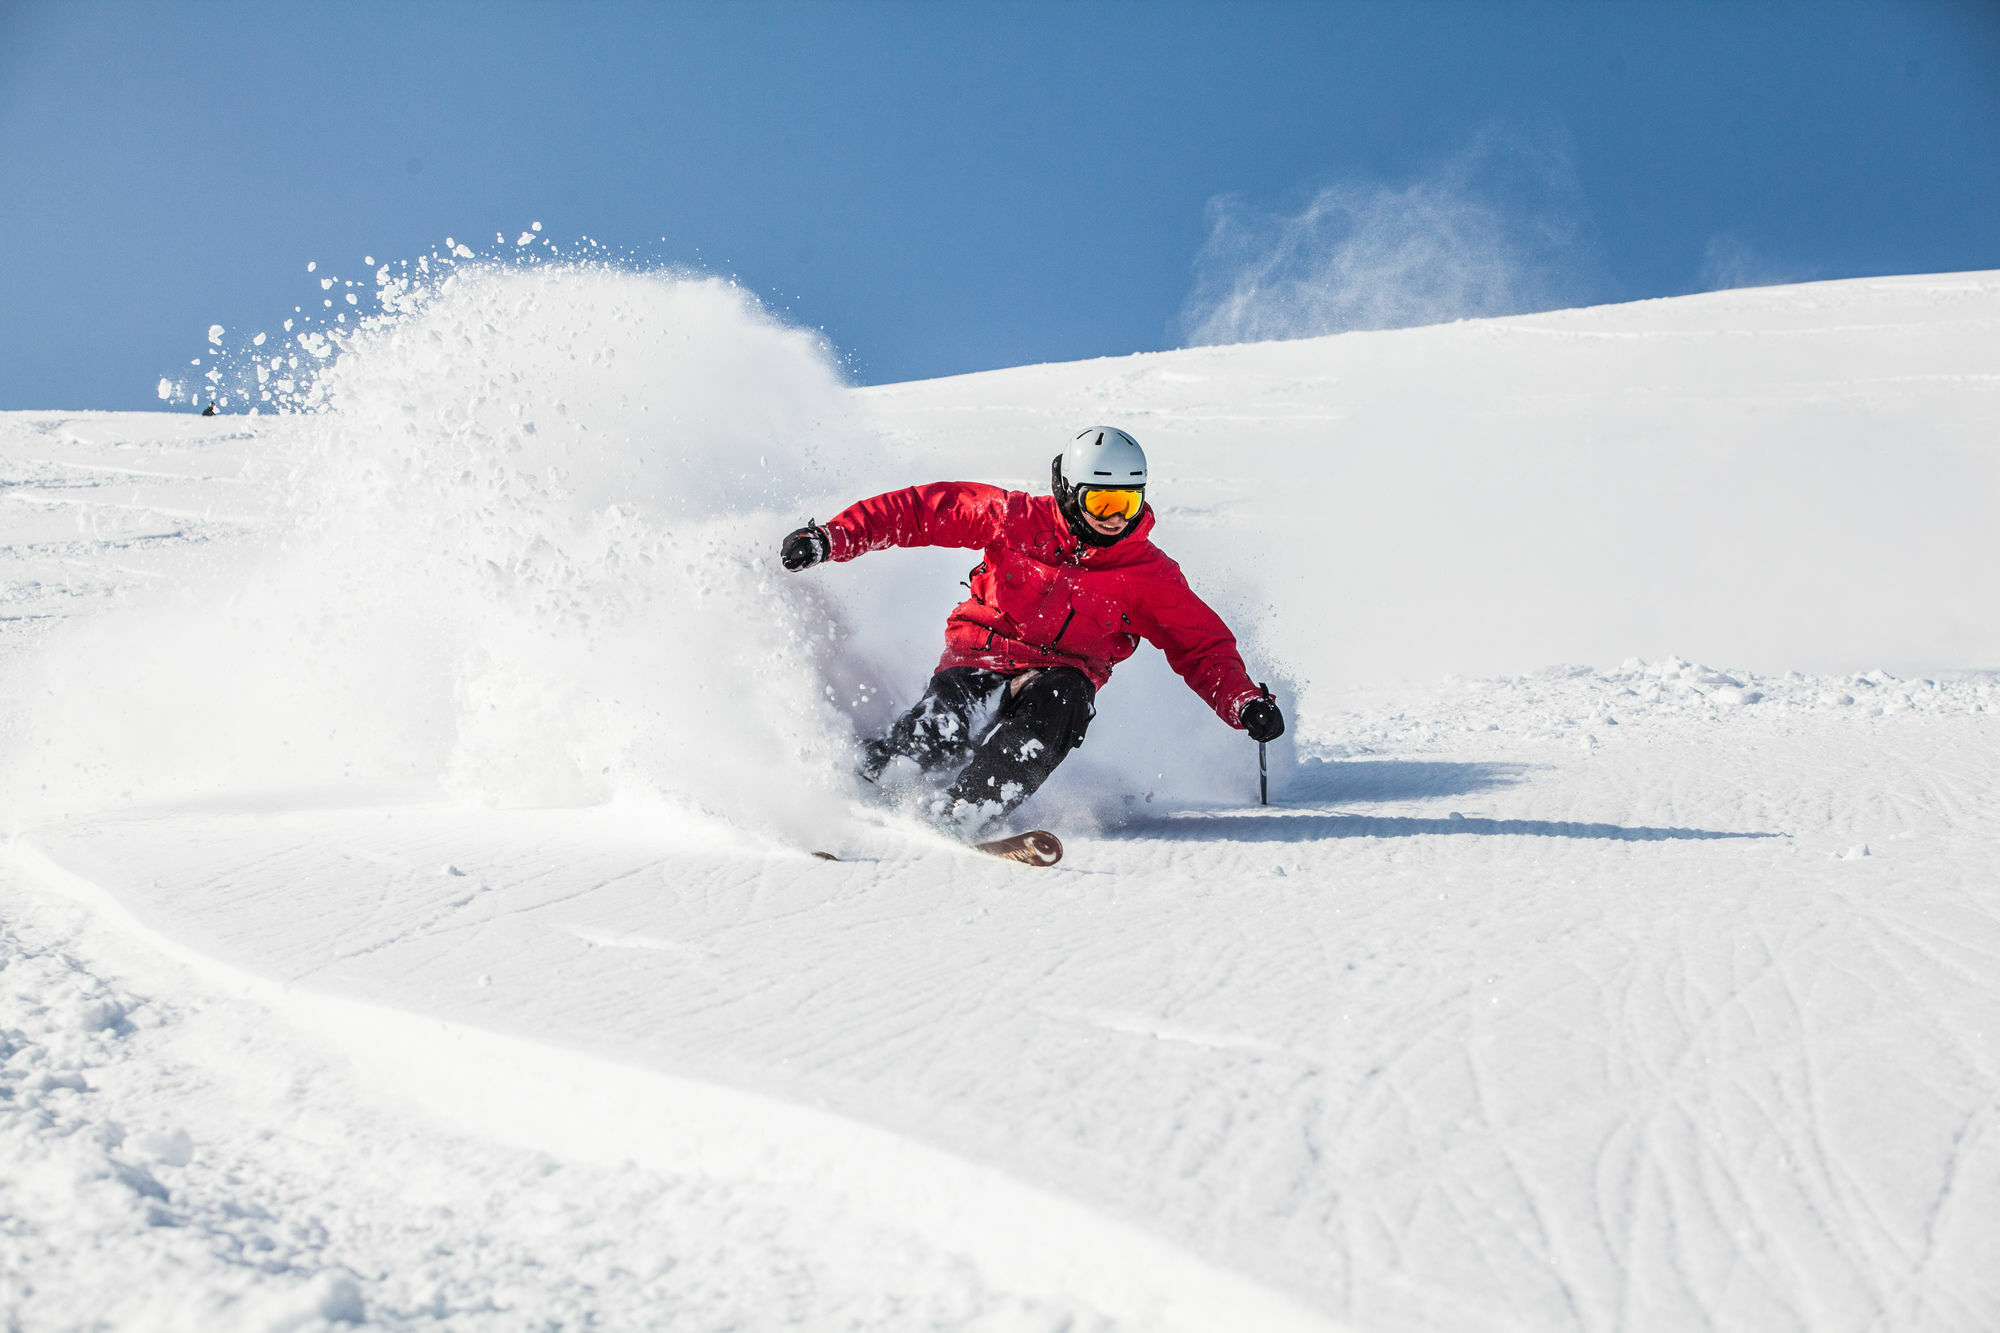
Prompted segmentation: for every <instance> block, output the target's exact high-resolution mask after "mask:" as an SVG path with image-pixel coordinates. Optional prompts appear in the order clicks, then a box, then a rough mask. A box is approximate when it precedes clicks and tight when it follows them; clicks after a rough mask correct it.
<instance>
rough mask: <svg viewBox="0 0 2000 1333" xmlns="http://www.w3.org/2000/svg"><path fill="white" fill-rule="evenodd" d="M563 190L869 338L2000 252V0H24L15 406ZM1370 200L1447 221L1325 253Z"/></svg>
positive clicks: (4, 321)
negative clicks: (1223, 297)
mask: <svg viewBox="0 0 2000 1333" xmlns="http://www.w3.org/2000/svg"><path fill="white" fill-rule="evenodd" d="M1329 202H1330V203H1331V208H1330V209H1329V207H1328V205H1329ZM1302 219H1305V220H1307V221H1303V222H1302ZM531 221H540V222H541V223H542V224H543V226H544V229H545V231H544V234H545V235H548V236H550V237H553V238H555V239H557V240H558V241H562V242H565V243H568V242H573V241H575V240H577V239H578V238H581V237H586V236H587V237H591V238H595V239H596V240H597V241H599V242H601V243H603V244H604V245H605V246H607V247H610V248H611V249H613V250H616V251H619V252H622V253H629V254H631V255H634V256H636V257H637V258H638V259H639V260H642V261H645V262H667V263H683V264H695V265H699V266H702V267H705V268H707V269H709V270H711V271H714V272H718V273H724V274H732V275H735V276H736V277H737V278H739V279H740V280H741V281H742V282H743V283H744V284H746V285H747V286H749V287H750V288H752V289H753V290H755V291H757V292H759V293H760V294H762V295H763V296H765V298H766V299H767V300H769V301H770V302H771V303H772V304H773V305H774V306H776V307H777V308H779V309H781V310H785V311H787V312H788V313H789V314H790V315H791V317H793V318H795V319H797V320H799V321H801V322H803V323H806V324H809V325H813V326H817V327H823V328H824V329H825V330H826V333H827V335H828V337H829V338H830V339H831V340H832V342H833V343H834V345H835V346H836V347H837V348H838V349H839V351H840V353H841V355H842V358H843V360H844V362H845V364H846V365H847V367H848V370H849V373H850V374H851V375H852V376H853V377H854V378H855V379H856V380H857V381H861V382H882V381H889V380H900V379H911V378H921V377H927V376H933V375H943V374H953V373H957V372H962V371H969V370H980V369H987V368H992V367H997V366H1005V365H1016V364H1023V363H1029V362H1037V361H1050V360H1068V359H1073V358H1078V357H1087V356H1097V355H1111V354H1122V353H1126V352H1133V351H1144V350H1151V349H1156V348H1161V347H1169V346H1176V345H1180V344H1182V343H1183V342H1185V341H1187V340H1188V339H1190V338H1192V337H1201V336H1207V337H1220V336H1230V334H1229V330H1228V329H1223V330H1222V331H1221V332H1219V333H1218V332H1217V329H1216V326H1215V325H1214V324H1213V323H1212V322H1211V323H1210V324H1208V325H1206V326H1204V325H1203V324H1202V320H1201V316H1202V314H1203V308H1202V307H1203V302H1204V301H1210V300H1212V298H1214V297H1215V294H1216V293H1217V292H1219V291H1224V290H1227V289H1228V288H1229V287H1230V284H1231V283H1232V282H1235V281H1237V280H1238V279H1239V278H1240V275H1241V273H1242V271H1243V270H1245V268H1246V267H1248V268H1254V267H1255V266H1256V265H1257V264H1258V263H1260V262H1263V261H1268V260H1269V259H1270V258H1271V256H1272V255H1273V254H1275V253H1277V251H1278V249H1279V248H1281V247H1284V246H1290V247H1291V250H1290V252H1289V254H1290V258H1289V259H1288V260H1286V263H1285V264H1284V265H1280V266H1279V267H1280V268H1281V269H1283V270H1284V272H1283V273H1281V274H1280V277H1281V278H1283V279H1284V281H1285V283H1287V284H1289V285H1288V286H1287V288H1286V290H1287V291H1288V292H1289V298H1288V299H1290V300H1291V302H1292V304H1293V306H1294V307H1298V309H1295V310H1294V311H1293V313H1294V314H1297V313H1299V310H1303V315H1302V316H1301V319H1302V320H1303V322H1300V320H1298V319H1295V320H1293V321H1292V322H1291V323H1290V324H1283V323H1281V324H1275V325H1274V324H1271V323H1268V322H1266V323H1255V322H1253V323H1248V324H1238V325H1235V326H1231V327H1234V328H1235V329H1236V330H1237V332H1236V334H1235V335H1234V336H1248V335H1251V334H1255V333H1257V332H1258V331H1259V330H1262V331H1264V332H1269V331H1270V330H1271V329H1273V328H1282V329H1285V330H1288V331H1292V332H1299V331H1308V332H1309V331H1313V330H1314V329H1316V328H1329V327H1360V326H1365V325H1366V324H1368V323H1370V322H1374V323H1381V322H1385V321H1386V322H1397V321H1398V320H1404V319H1410V318H1439V317H1449V316H1450V315H1451V314H1453V313H1474V314H1476V313H1488V312H1491V311H1494V310H1497V309H1500V308H1503V307H1505V306H1507V305H1509V304H1514V305H1521V306H1533V305H1547V304H1552V303H1563V304H1570V303H1594V302H1601V301H1618V300H1630V299H1635V298H1640V297H1648V296H1662V295H1675V294H1680V293H1685V292H1690V291H1699V290H1704V289H1707V288H1711V287H1715V286H1718V285H1733V284H1739V283H1755V282H1763V281H1776V280H1792V279H1810V278H1838V277H1849V276H1857V275H1865V274H1879V273H1897V272H1924V271H1933V272H1934V271H1948V270H1961V269H1973V268H2000V4H1996V3H1993V2H1992V0H1961V2H1958V3H1921V2H1918V0H1904V2H1903V3H1895V4H1841V3H1838V2H1837V0H1816V2H1815V3H1795V4H1755V3H1732V4H1696V3H1664V2H1663V3H1656V4H1644V3H1619V2H1617V0H1610V2H1605V3H1589V4H1569V3H1529V2H1522V3H1501V2H1500V0H1489V2H1486V3H1444V2H1442V0H1436V2H1430V3H1426V2H1424V0H1415V2H1414V3H1404V4H1386V3H1385V4H1226V5H1224V4H1206V5H1182V4H1170V3H1152V4H1125V3H1119V4H1087V3H1066V4H1031V3H1008V4H987V5H977V4H811V3H790V4H774V5H759V4H745V3H737V4H728V5H722V4H713V5H698V6H681V5H665V4H609V3H605V4H591V3H570V4H499V3H495V4H480V5H447V4H418V5H374V4H341V3H330V4H325V5H320V6H315V7H313V8H311V9H309V10H308V9H306V8H304V7H298V6H288V5H277V4H243V5H239V4H228V3H181V4H145V3H138V2H137V0H134V2H132V3H119V4H91V3H82V2H78V0H64V2H62V3H23V2H20V0H14V2H11V3H10V2H9V0H0V408H64V409H70V408H87V407H96V408H143V407H157V406H158V403H157V400H156V398H155V392H154V386H155V384H156V382H157V380H158V379H159V377H160V376H161V375H171V374H176V373H182V372H184V371H185V369H186V367H187V365H188V361H189V358H190V357H193V356H196V355H199V354H201V353H202V352H203V351H204V350H205V349H206V339H205V334H206V330H207V329H208V327H209V325H211V324H214V323H219V324H222V325H224V326H226V327H227V328H229V329H230V330H232V336H234V332H233V331H236V330H243V331H246V332H247V331H248V330H250V329H252V328H256V327H271V326H273V325H274V324H275V323H276V322H277V321H279V320H281V319H282V318H283V317H284V316H285V315H286V314H288V313H290V311H291V308H292V306H293V305H295V304H302V303H306V302H308V301H316V300H317V299H318V297H319V292H318V285H317V279H316V278H309V277H308V276H307V274H306V272H305V265H306V263H307V262H308V261H317V262H318V263H319V264H320V266H321V268H320V272H321V273H322V274H324V273H326V272H337V273H341V274H344V275H346V276H361V263H360V260H361V257H362V256H364V255H372V256H375V257H376V258H377V259H378V260H381V259H385V258H386V259H391V260H394V259H404V258H414V257H415V256H417V255H419V254H422V253H426V252H428V251H430V250H432V249H434V248H435V247H437V246H438V245H439V244H441V242H442V241H443V239H444V237H446V236H447V235H449V236H453V237H455V238H458V239H461V240H466V241H469V242H470V243H471V244H473V245H475V246H481V245H482V243H483V245H484V246H485V247H489V248H490V247H492V245H493V238H494V236H495V234H496V233H504V234H505V235H506V236H507V237H508V238H509V239H510V240H511V238H512V237H513V236H514V235H515V234H516V233H518V232H519V231H520V230H521V229H522V228H523V227H525V226H526V225H527V224H528V223H529V222H531ZM1468 229H1469V230H1468ZM1405 231H1412V232H1415V233H1421V234H1422V235H1424V236H1427V237H1429V239H1430V240H1431V241H1432V242H1433V243H1434V244H1433V245H1432V248H1431V249H1430V250H1428V251H1426V250H1422V249H1419V250H1416V251H1410V250H1409V249H1408V248H1407V247H1405V248H1404V249H1402V250H1398V249H1397V246H1398V244H1399V239H1400V238H1401V237H1402V235H1403V233H1404V232H1405ZM1360 233H1366V234H1367V237H1372V240H1371V241H1370V244H1371V245H1373V246H1374V247H1375V249H1374V250H1373V251H1371V253H1378V252H1381V253H1393V254H1402V255H1404V256H1405V258H1407V257H1408V256H1409V255H1411V254H1415V255H1417V256H1419V257H1420V258H1421V257H1422V256H1424V255H1429V256H1430V258H1429V259H1424V260H1423V262H1422V263H1420V264H1418V265H1417V266H1416V267H1417V268H1420V269H1421V270H1422V272H1421V273H1416V272H1413V271H1412V267H1411V265H1409V264H1407V263H1406V264H1404V265H1403V266H1402V267H1401V268H1400V269H1398V268H1397V266H1396V265H1394V264H1390V265H1388V267H1387V268H1386V269H1385V268H1384V267H1383V266H1382V265H1377V267H1376V269H1375V270H1371V272H1373V273H1374V274H1375V276H1374V277H1373V278H1372V279H1370V281H1373V282H1376V283H1378V284H1386V285H1387V288H1389V289H1390V290H1388V292H1387V298H1393V299H1387V298H1385V300H1382V301H1373V300H1370V301H1361V300H1357V299H1356V293H1354V292H1352V291H1330V290H1327V289H1326V283H1327V282H1328V281H1331V280H1332V279H1329V278H1328V277H1327V276H1326V274H1327V273H1328V272H1332V271H1334V270H1329V269H1327V267H1326V265H1325V264H1324V262H1323V261H1324V258H1325V255H1324V253H1323V252H1324V251H1326V250H1328V249H1329V248H1338V247H1340V246H1342V245H1343V244H1351V243H1353V242H1355V238H1356V236H1357V234H1360ZM1439 245H1442V246H1444V247H1445V248H1446V249H1447V250H1450V251H1451V253H1443V254H1440V252H1439V251H1438V249H1437V246H1439ZM1384 247H1386V250H1384ZM1454 247H1455V248H1454ZM502 248H506V247H502ZM1454 265H1456V266H1457V267H1458V268H1459V269H1462V270H1463V272H1462V273H1461V274H1460V276H1461V277H1463V278H1465V279H1466V281H1463V282H1456V283H1446V284H1444V285H1443V286H1442V287H1439V288H1436V289H1435V290H1429V291H1427V293H1421V294H1420V295H1423V296H1424V299H1422V300H1416V301H1414V303H1413V302H1412V301H1411V300H1408V299H1404V298H1405V297H1407V296H1408V293H1407V292H1405V291H1403V290H1402V287H1406V286H1407V285H1408V284H1409V283H1411V282H1412V281H1419V282H1422V281H1430V280H1432V279H1433V278H1435V275H1436V272H1437V271H1438V269H1439V268H1440V267H1442V268H1443V269H1446V270H1449V269H1452V268H1453V266H1454ZM1316 266H1317V267H1316ZM1350 268H1351V266H1349V267H1343V268H1341V269H1339V270H1338V271H1339V272H1343V273H1344V272H1349V271H1350ZM1496 268H1499V269H1504V270H1505V272H1504V274H1502V275H1501V276H1502V277H1504V278H1505V280H1504V281H1494V280H1493V279H1494V276H1495V275H1494V272H1493V270H1494V269H1496ZM1316 275H1317V276H1316ZM1398 284H1401V286H1399V285H1398ZM1191 302H1193V304H1192V305H1191V304H1190V303H1191ZM1399 302H1400V304H1399ZM1301 303H1303V304H1301ZM1455 307H1456V308H1455ZM1204 327H1205V328H1206V329H1207V332H1206V333H1203V331H1202V330H1203V328H1204Z"/></svg>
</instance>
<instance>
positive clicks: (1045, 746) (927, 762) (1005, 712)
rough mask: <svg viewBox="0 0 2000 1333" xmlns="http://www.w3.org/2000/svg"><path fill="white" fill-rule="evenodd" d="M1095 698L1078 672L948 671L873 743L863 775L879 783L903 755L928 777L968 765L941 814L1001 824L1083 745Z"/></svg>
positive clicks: (1047, 669) (1049, 669)
mask: <svg viewBox="0 0 2000 1333" xmlns="http://www.w3.org/2000/svg"><path fill="white" fill-rule="evenodd" d="M1096 698H1097V687H1096V686H1094V685H1092V684H1091V683H1090V677H1088V676H1086V675H1084V674H1083V673H1082V672H1081V671H1078V670H1077V669H1076V668H1075V667H1043V668H1037V669H1036V670H1033V671H1021V672H1016V673H1013V674H1011V675H1003V674H1002V673H1000V672H998V671H988V670H986V669H985V668H983V667H948V668H946V669H945V670H943V671H940V672H938V673H937V674H936V675H935V676H932V677H931V683H930V685H929V687H928V688H926V689H925V690H924V696H923V698H921V699H919V700H917V702H916V705H915V706H914V707H912V708H911V709H910V711H909V712H907V713H905V714H903V715H902V716H901V717H899V718H897V719H896V722H895V725H894V726H892V727H890V728H889V734H888V735H886V736H884V737H882V738H881V739H880V740H875V741H870V742H868V744H867V746H866V747H865V749H866V755H867V758H866V760H865V762H864V763H863V764H862V767H861V775H862V776H863V777H865V778H867V779H868V780H869V781H871V782H873V781H874V780H875V779H876V778H878V777H880V776H881V774H882V770H883V769H885V768H887V767H888V766H889V761H890V760H892V759H894V758H896V756H898V755H906V756H908V757H909V758H911V759H914V760H915V761H916V763H917V766H918V767H919V768H921V769H923V770H924V772H926V773H935V772H938V771H940V770H942V769H947V768H955V767H957V766H959V765H961V764H963V765H964V766H965V767H964V771H963V772H961V773H960V774H959V775H958V777H957V779H956V780H955V781H953V782H952V784H951V786H950V788H948V789H947V790H946V792H945V793H944V797H943V800H942V803H941V804H940V806H939V811H940V813H953V812H956V811H963V810H966V809H975V810H977V811H979V812H980V813H981V814H982V815H984V816H985V817H986V818H989V819H997V818H999V817H1000V816H1001V815H1004V814H1006V813H1007V812H1008V811H1010V810H1012V809H1013V808H1014V807H1015V806H1017V805H1019V804H1020V803H1021V802H1023V801H1025V800H1027V799H1028V798H1029V797H1030V796H1032V795H1034V794H1035V790H1036V789H1037V788H1039V787H1040V786H1041V785H1042V783H1044V782H1046V781H1047V780H1048V777H1049V774H1051V773H1053V772H1055V770H1056V765H1057V764H1060V763H1061V762H1062V761H1063V758H1064V757H1065V756H1066V755H1068V754H1069V752H1070V751H1071V750H1074V749H1075V748H1076V747H1077V746H1079V745H1081V744H1083V733H1084V731H1085V730H1086V729H1087V728H1088V727H1089V726H1090V719H1091V718H1092V717H1094V716H1096V713H1097V705H1096ZM968 761H969V762H968Z"/></svg>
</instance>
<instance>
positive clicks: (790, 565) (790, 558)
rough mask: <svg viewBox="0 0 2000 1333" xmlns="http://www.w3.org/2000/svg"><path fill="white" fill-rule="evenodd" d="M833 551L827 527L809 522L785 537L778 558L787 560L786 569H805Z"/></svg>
mask: <svg viewBox="0 0 2000 1333" xmlns="http://www.w3.org/2000/svg"><path fill="white" fill-rule="evenodd" d="M832 552H833V543H831V542H829V541H828V540H827V537H826V529H825V528H822V527H821V526H820V525H819V524H817V523H808V524H806V525H805V526H804V527H802V528H800V529H799V530H798V531H797V532H794V533H793V534H791V535H790V536H789V537H787V538H785V544H784V546H782V547H781V548H779V552H778V558H779V559H780V560H783V561H784V562H785V568H786V569H804V568H806V567H807V566H809V565H816V564H818V563H819V562H820V561H822V560H824V559H826V558H827V556H828V555H830V554H832Z"/></svg>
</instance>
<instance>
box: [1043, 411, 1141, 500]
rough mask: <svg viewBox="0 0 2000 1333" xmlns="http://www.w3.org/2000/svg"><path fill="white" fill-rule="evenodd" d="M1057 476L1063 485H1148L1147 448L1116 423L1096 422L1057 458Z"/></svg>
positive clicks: (1079, 434)
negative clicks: (1101, 423)
mask: <svg viewBox="0 0 2000 1333" xmlns="http://www.w3.org/2000/svg"><path fill="white" fill-rule="evenodd" d="M1056 462H1057V466H1056V478H1057V480H1058V481H1059V482H1061V483H1062V485H1063V486H1065V487H1069V488H1074V487H1077V486H1131V487H1134V488H1136V489H1139V490H1144V489H1145V486H1146V451H1145V450H1144V449H1141V448H1140V447H1139V442H1138V441H1137V440H1135V439H1133V438H1132V437H1131V436H1130V435H1127V434H1126V433H1125V432H1124V431H1122V430H1119V429H1118V428H1117V427H1116V426H1092V427H1091V428H1090V429H1089V430H1086V431H1079V432H1078V433H1077V437H1076V438H1075V439H1073V440H1071V441H1070V442H1069V448H1067V449H1065V450H1063V452H1062V457H1061V458H1059V459H1057V460H1056Z"/></svg>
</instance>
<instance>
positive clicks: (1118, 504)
mask: <svg viewBox="0 0 2000 1333" xmlns="http://www.w3.org/2000/svg"><path fill="white" fill-rule="evenodd" d="M1079 498H1080V501H1081V503H1082V505H1083V507H1084V510H1085V512H1087V513H1091V514H1095V515H1096V516H1097V517H1098V518H1125V519H1132V518H1137V517H1139V510H1140V509H1141V508H1143V507H1144V506H1145V503H1146V493H1145V492H1144V491H1136V490H1113V489H1110V488H1108V487H1104V488H1100V487H1092V488H1090V489H1088V490H1086V491H1084V492H1083V494H1082V496H1081V497H1079Z"/></svg>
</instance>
